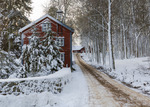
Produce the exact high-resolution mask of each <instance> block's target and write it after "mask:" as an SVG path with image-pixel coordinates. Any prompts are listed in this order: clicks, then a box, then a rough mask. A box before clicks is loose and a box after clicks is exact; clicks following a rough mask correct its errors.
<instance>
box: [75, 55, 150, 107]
mask: <svg viewBox="0 0 150 107" xmlns="http://www.w3.org/2000/svg"><path fill="white" fill-rule="evenodd" d="M77 59H78V60H76V63H77V64H78V65H79V66H80V67H81V69H82V71H83V73H84V75H85V77H86V80H87V83H88V88H89V106H90V107H150V98H148V97H146V96H144V95H141V94H139V93H137V92H135V91H133V90H131V89H129V88H127V87H125V86H123V85H122V84H119V83H118V82H116V81H114V80H112V79H110V78H109V77H108V76H107V75H105V74H103V73H102V72H98V71H97V70H96V69H94V68H92V67H91V66H89V65H87V64H86V63H85V62H84V61H83V60H81V59H80V57H79V55H77Z"/></svg>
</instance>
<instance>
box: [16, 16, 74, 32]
mask: <svg viewBox="0 0 150 107" xmlns="http://www.w3.org/2000/svg"><path fill="white" fill-rule="evenodd" d="M47 18H49V19H50V20H51V21H54V22H55V23H57V24H59V25H61V26H63V27H65V28H66V29H68V30H70V31H71V32H72V33H73V32H74V30H73V29H72V28H70V27H69V26H67V25H65V24H63V23H62V22H60V21H59V20H57V19H55V18H53V17H52V16H50V15H48V14H46V15H44V16H43V17H41V18H39V19H37V20H35V21H33V22H32V23H30V24H28V25H26V26H25V27H23V28H21V29H19V33H21V32H24V31H25V30H28V29H30V28H31V27H32V26H34V25H36V24H37V23H39V22H41V21H43V20H45V19H47Z"/></svg>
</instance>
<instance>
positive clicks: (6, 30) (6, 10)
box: [0, 0, 32, 51]
mask: <svg viewBox="0 0 150 107" xmlns="http://www.w3.org/2000/svg"><path fill="white" fill-rule="evenodd" d="M31 10H32V8H31V0H1V1H0V20H1V22H0V41H1V48H2V49H3V50H5V51H9V50H10V46H11V45H10V43H11V42H10V41H9V39H10V37H9V35H12V34H14V35H15V36H18V33H17V32H18V30H19V29H20V28H21V27H23V26H25V25H26V24H27V23H28V22H29V20H28V19H27V17H26V16H25V15H27V14H29V13H30V12H31Z"/></svg>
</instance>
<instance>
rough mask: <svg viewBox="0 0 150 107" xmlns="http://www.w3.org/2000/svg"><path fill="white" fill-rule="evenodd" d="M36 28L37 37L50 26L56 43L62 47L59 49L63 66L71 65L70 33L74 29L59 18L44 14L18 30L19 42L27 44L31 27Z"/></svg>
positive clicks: (31, 31) (43, 33)
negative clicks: (54, 33)
mask: <svg viewBox="0 0 150 107" xmlns="http://www.w3.org/2000/svg"><path fill="white" fill-rule="evenodd" d="M35 28H36V33H37V34H38V35H39V37H43V36H44V35H45V33H46V31H47V29H49V28H51V30H52V31H53V32H56V37H55V38H56V41H57V43H58V45H59V46H60V47H61V48H62V50H60V52H61V54H60V58H61V60H62V61H64V66H65V67H71V66H72V34H73V33H74V30H73V29H72V28H70V27H68V26H67V25H65V24H64V23H62V22H60V21H59V20H57V19H55V18H53V17H51V16H49V15H44V16H43V17H41V18H39V19H37V20H36V21H34V22H32V23H30V24H28V25H26V26H25V27H23V28H21V29H20V30H19V33H20V34H21V43H22V46H23V44H29V42H30V36H31V35H32V34H33V29H35Z"/></svg>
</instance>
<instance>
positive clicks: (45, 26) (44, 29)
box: [42, 22, 51, 32]
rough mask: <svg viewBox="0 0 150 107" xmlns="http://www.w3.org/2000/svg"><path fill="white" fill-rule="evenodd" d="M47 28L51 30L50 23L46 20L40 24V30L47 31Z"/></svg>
mask: <svg viewBox="0 0 150 107" xmlns="http://www.w3.org/2000/svg"><path fill="white" fill-rule="evenodd" d="M48 30H51V23H49V22H46V23H43V24H42V31H43V32H47V31H48Z"/></svg>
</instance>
